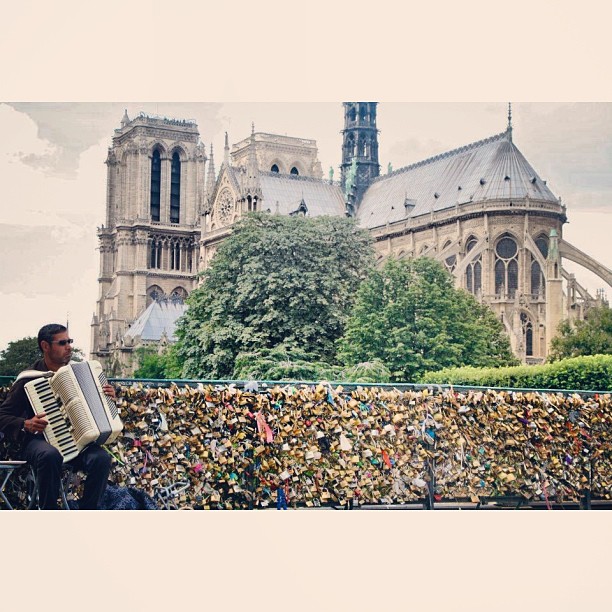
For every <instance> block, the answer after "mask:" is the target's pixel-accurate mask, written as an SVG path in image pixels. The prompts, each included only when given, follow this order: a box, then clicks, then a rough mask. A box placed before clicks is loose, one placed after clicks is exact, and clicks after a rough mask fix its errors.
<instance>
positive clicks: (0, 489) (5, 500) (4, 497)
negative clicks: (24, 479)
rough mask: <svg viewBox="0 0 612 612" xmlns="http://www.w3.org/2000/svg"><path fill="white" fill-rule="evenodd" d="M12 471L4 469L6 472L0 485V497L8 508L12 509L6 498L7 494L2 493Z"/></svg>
mask: <svg viewBox="0 0 612 612" xmlns="http://www.w3.org/2000/svg"><path fill="white" fill-rule="evenodd" d="M12 473H13V470H6V474H5V475H4V480H3V481H2V485H1V486H0V497H1V498H2V500H3V501H4V503H5V504H6V506H7V508H8V509H9V510H12V509H13V506H11V502H10V501H9V500H8V498H7V496H6V495H5V494H4V487H5V486H6V483H7V482H8V479H9V478H10V477H11V474H12Z"/></svg>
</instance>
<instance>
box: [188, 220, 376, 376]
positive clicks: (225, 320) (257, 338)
mask: <svg viewBox="0 0 612 612" xmlns="http://www.w3.org/2000/svg"><path fill="white" fill-rule="evenodd" d="M372 262H373V249H372V247H371V244H370V237H369V234H368V233H367V232H366V231H364V230H362V229H359V228H358V226H357V225H356V223H355V222H354V221H353V220H351V219H346V218H342V217H317V218H314V219H310V218H304V217H281V216H277V215H270V214H265V213H258V214H253V215H248V216H246V217H245V218H244V219H242V220H241V221H240V222H239V223H238V224H237V225H236V226H235V229H234V231H233V233H232V235H231V236H230V237H229V238H227V239H226V240H225V241H224V242H223V243H222V244H221V246H220V247H219V250H218V251H217V253H216V255H215V257H214V258H213V260H212V262H211V266H210V268H208V269H207V270H206V271H205V272H204V277H203V283H202V285H201V286H200V287H199V288H198V289H196V290H195V291H193V292H192V294H191V295H190V297H189V299H188V304H189V309H188V311H187V312H186V314H185V315H184V316H183V317H182V318H181V319H180V320H179V323H178V326H177V331H176V335H177V336H178V338H179V341H178V343H177V355H178V358H179V360H181V361H182V362H183V375H184V376H188V377H205V378H230V377H232V376H233V375H234V369H235V361H236V356H237V355H238V354H239V353H252V352H256V351H259V350H262V349H273V348H275V347H279V346H281V347H282V348H283V349H284V350H292V349H300V350H303V351H305V352H306V353H308V354H309V355H312V357H313V358H314V359H315V360H317V361H324V362H329V363H333V361H334V359H335V353H336V347H335V342H336V340H337V339H338V338H339V337H340V336H341V335H342V333H343V332H344V325H345V322H346V318H347V316H348V313H349V311H350V308H351V306H352V303H353V300H354V293H355V289H356V287H357V286H358V285H359V283H360V282H361V280H362V279H363V278H364V277H365V275H366V274H367V271H368V269H369V268H370V266H371V265H372Z"/></svg>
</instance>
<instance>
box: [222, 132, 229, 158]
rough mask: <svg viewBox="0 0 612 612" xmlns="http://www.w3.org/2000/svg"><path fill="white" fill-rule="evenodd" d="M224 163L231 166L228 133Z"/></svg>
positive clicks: (224, 150)
mask: <svg viewBox="0 0 612 612" xmlns="http://www.w3.org/2000/svg"><path fill="white" fill-rule="evenodd" d="M223 163H224V164H225V165H226V166H229V139H228V137H227V132H225V148H224V149H223Z"/></svg>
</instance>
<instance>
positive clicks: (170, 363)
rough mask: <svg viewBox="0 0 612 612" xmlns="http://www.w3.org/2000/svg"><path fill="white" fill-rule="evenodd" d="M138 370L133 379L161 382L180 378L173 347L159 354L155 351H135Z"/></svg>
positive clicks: (145, 349) (140, 348)
mask: <svg viewBox="0 0 612 612" xmlns="http://www.w3.org/2000/svg"><path fill="white" fill-rule="evenodd" d="M136 355H137V358H138V368H137V369H136V370H135V372H134V378H156V379H161V380H167V379H173V378H174V379H176V378H180V377H181V366H180V365H179V363H178V361H177V357H176V349H175V345H172V346H169V347H167V348H166V349H165V350H164V351H163V352H162V353H161V354H159V353H158V352H157V351H156V350H155V349H148V348H146V347H142V346H141V347H139V348H137V349H136Z"/></svg>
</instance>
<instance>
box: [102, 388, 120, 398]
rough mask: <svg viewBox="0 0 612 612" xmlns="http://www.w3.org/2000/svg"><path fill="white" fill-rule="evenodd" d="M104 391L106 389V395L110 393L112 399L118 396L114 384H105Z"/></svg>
mask: <svg viewBox="0 0 612 612" xmlns="http://www.w3.org/2000/svg"><path fill="white" fill-rule="evenodd" d="M102 391H104V393H106V395H108V397H110V398H111V399H116V398H117V394H116V393H115V387H113V385H104V386H103V387H102Z"/></svg>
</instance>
